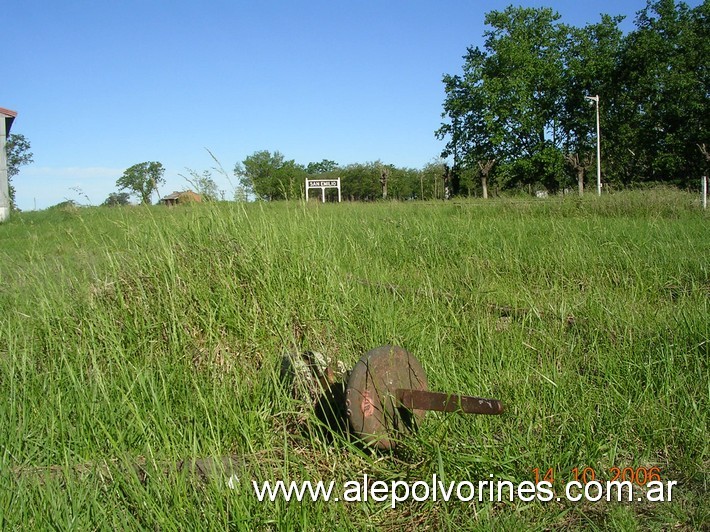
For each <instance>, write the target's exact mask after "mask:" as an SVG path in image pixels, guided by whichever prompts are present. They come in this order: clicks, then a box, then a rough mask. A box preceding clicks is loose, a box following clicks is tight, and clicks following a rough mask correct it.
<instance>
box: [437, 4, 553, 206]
mask: <svg viewBox="0 0 710 532" xmlns="http://www.w3.org/2000/svg"><path fill="white" fill-rule="evenodd" d="M559 18H560V17H559V15H558V14H557V13H555V12H553V11H552V10H551V9H547V8H539V9H538V8H521V7H512V6H511V7H508V8H507V9H506V10H505V11H492V12H490V13H488V14H487V15H486V19H485V20H486V24H488V25H489V26H490V27H491V29H490V30H488V31H486V32H485V34H484V36H485V38H486V40H485V45H484V49H483V50H481V49H479V48H469V49H468V50H467V53H466V55H465V56H464V66H463V76H458V75H457V76H451V75H446V76H444V79H443V81H444V85H445V90H446V100H445V101H444V113H443V115H442V116H443V117H444V118H448V119H449V122H448V123H444V124H442V127H441V128H440V129H439V130H438V131H437V132H436V135H437V136H438V137H439V138H445V137H448V138H449V139H450V140H449V142H448V144H447V145H446V148H445V149H444V152H443V153H442V156H443V157H448V156H453V158H454V164H453V168H452V169H451V172H450V178H449V182H450V186H451V188H452V192H453V193H454V194H456V193H459V192H460V190H459V189H460V184H461V175H462V173H463V171H464V170H469V171H470V170H476V169H478V168H480V169H481V188H482V190H484V191H486V192H484V193H486V194H487V185H488V183H487V181H488V179H489V176H490V171H491V169H492V167H493V164H492V163H491V161H493V160H496V161H498V164H500V165H503V166H504V167H507V168H506V171H507V173H508V174H510V175H512V176H513V178H514V180H515V181H516V182H518V183H523V184H529V183H533V182H542V183H543V184H544V185H545V186H546V187H548V188H551V189H556V188H558V186H559V184H560V180H561V178H562V175H561V174H564V167H563V164H562V155H561V153H559V148H560V146H561V144H562V141H563V135H562V134H561V133H562V130H561V125H560V122H559V115H560V113H561V103H562V94H563V90H562V89H563V82H564V79H563V75H562V73H563V70H564V61H563V55H562V50H563V48H564V45H565V43H566V41H567V27H566V26H564V25H562V24H560V23H559V22H558V21H559ZM484 170H485V171H484Z"/></svg>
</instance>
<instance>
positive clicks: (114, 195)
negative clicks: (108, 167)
mask: <svg viewBox="0 0 710 532" xmlns="http://www.w3.org/2000/svg"><path fill="white" fill-rule="evenodd" d="M129 200H130V194H129V193H128V192H111V193H110V194H109V195H108V197H107V198H106V200H104V202H103V203H102V204H101V205H102V206H105V207H116V206H118V205H128V204H129V203H130V201H129Z"/></svg>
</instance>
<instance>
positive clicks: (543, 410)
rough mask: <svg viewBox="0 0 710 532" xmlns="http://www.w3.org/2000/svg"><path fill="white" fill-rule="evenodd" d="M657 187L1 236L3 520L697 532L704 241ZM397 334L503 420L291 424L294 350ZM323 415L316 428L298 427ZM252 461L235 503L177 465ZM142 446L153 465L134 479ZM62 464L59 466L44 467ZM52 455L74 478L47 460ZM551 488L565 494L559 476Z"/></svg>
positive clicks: (157, 212) (83, 220)
mask: <svg viewBox="0 0 710 532" xmlns="http://www.w3.org/2000/svg"><path fill="white" fill-rule="evenodd" d="M691 202H692V199H691V198H690V197H687V196H685V195H683V194H680V193H670V192H668V191H664V192H663V193H658V192H654V191H651V192H646V193H627V194H618V195H615V196H612V197H605V198H602V199H597V198H588V199H585V200H584V201H579V200H577V199H571V198H568V199H566V200H559V199H550V200H545V201H540V202H514V201H505V202H504V201H491V202H488V203H482V202H462V203H450V204H414V203H412V204H397V203H392V204H370V205H361V204H342V205H324V206H316V205H309V206H305V205H303V204H295V203H291V204H286V203H281V204H265V205H254V204H252V205H236V204H223V205H196V206H192V207H186V208H176V209H164V208H157V207H156V208H145V209H144V208H115V209H102V208H90V209H80V210H74V211H71V210H65V211H61V210H60V211H46V212H41V213H26V214H21V215H19V216H15V217H14V218H13V219H12V220H11V221H10V222H9V223H7V224H4V225H2V226H0V242H2V243H3V244H2V249H0V312H1V313H2V316H3V318H2V320H0V390H2V392H0V393H2V396H1V398H2V400H1V401H0V444H1V447H2V463H1V469H0V487H1V488H2V489H0V527H2V528H12V527H19V526H20V525H25V526H27V525H36V526H42V527H47V526H55V527H58V528H66V527H81V528H102V527H110V528H115V527H121V528H123V527H136V526H142V527H149V528H156V527H157V528H173V527H185V526H186V525H188V526H189V525H192V526H198V527H199V526H214V527H224V526H253V525H263V524H271V525H273V526H274V527H285V528H299V527H303V526H306V525H307V526H308V527H309V528H324V527H331V528H332V526H333V523H334V522H338V523H341V524H342V525H344V526H345V525H348V524H351V526H353V527H355V528H362V527H365V526H369V525H383V526H386V527H387V528H405V529H406V528H409V527H416V526H429V527H431V528H448V527H450V528H457V529H460V528H465V529H468V528H477V527H481V528H487V527H488V526H491V525H495V526H497V527H500V526H508V525H509V526H525V527H526V528H528V527H532V526H539V527H567V526H573V527H574V526H581V525H590V524H594V525H596V526H599V527H602V528H606V527H608V528H618V527H624V528H629V527H633V526H635V525H636V526H640V527H643V528H646V527H648V526H651V527H658V526H664V525H665V526H669V527H672V526H675V525H677V524H681V525H684V526H686V527H688V528H695V527H699V526H702V525H703V524H707V520H708V503H707V502H706V499H707V472H708V437H707V434H708V419H707V418H708V403H709V401H708V393H709V391H708V358H709V357H708V351H709V347H708V337H710V334H709V328H710V319H708V316H710V312H708V296H709V294H710V275H709V268H710V261H709V260H708V259H709V258H710V239H709V238H708V237H709V236H710V231H709V230H708V218H707V216H706V215H704V214H703V213H701V212H699V211H698V210H697V206H695V207H692V206H691ZM386 343H395V344H400V345H402V346H404V347H405V348H407V349H408V350H410V351H411V352H412V353H414V354H415V355H416V356H418V358H419V359H420V360H421V361H422V363H423V365H424V367H425V368H426V369H427V372H428V376H429V381H430V386H431V387H432V388H433V389H439V390H444V391H452V392H462V393H471V394H474V395H482V396H494V397H499V398H501V399H502V400H504V401H505V403H506V404H507V405H508V412H507V413H506V414H505V415H504V417H502V418H497V417H494V418H487V417H483V416H466V417H464V416H457V415H448V416H445V415H436V414H434V415H430V416H429V417H428V418H427V422H426V424H425V425H424V427H423V428H422V430H421V431H420V432H419V433H418V434H417V435H416V436H414V437H411V438H409V439H408V440H407V441H406V444H405V451H404V452H403V453H402V454H401V455H399V456H396V457H382V456H381V455H371V454H370V453H368V452H363V451H361V450H359V449H357V448H356V447H354V446H353V445H352V444H350V443H349V442H348V441H346V439H343V438H336V440H335V441H334V442H326V441H323V439H322V438H318V437H316V436H309V435H308V433H304V432H303V431H301V430H299V429H298V426H299V423H300V424H302V423H303V412H302V410H303V408H302V406H301V405H299V404H298V403H296V402H294V401H291V400H290V399H289V398H288V396H287V394H286V393H285V392H284V391H283V390H282V389H281V388H280V387H279V386H278V384H277V382H276V374H277V371H278V364H279V358H280V356H281V355H282V354H283V353H284V352H286V351H288V350H290V349H293V348H299V349H315V350H318V351H321V352H323V353H326V354H327V355H329V356H330V357H332V358H335V359H339V360H342V361H343V362H345V363H346V364H347V366H349V367H350V366H352V365H353V364H354V363H355V362H356V360H357V359H358V358H359V357H360V356H361V355H362V354H363V353H364V352H366V351H368V350H369V349H371V348H373V347H376V346H378V345H382V344H386ZM306 423H307V424H309V423H310V424H312V423H314V422H313V421H312V420H308V419H307V420H306ZM225 454H235V455H239V456H243V457H244V465H243V470H242V471H241V472H240V478H241V479H242V482H241V484H240V486H239V488H238V489H237V490H230V489H227V488H226V487H225V486H224V484H223V483H221V482H208V483H203V482H200V481H197V480H195V479H194V478H191V477H188V476H180V475H172V476H170V477H168V478H166V477H165V476H164V475H162V473H161V470H162V468H164V466H165V464H172V463H175V462H177V461H179V460H180V459H183V458H189V457H198V456H221V455H225ZM136 457H141V460H145V461H146V462H147V464H148V465H147V466H146V467H148V468H150V467H155V468H156V469H157V471H155V472H154V474H153V476H152V477H151V479H150V480H149V481H148V482H141V479H139V478H137V477H136V476H135V475H133V474H131V473H126V471H127V470H130V465H127V464H130V463H131V462H132V461H134V460H135V458H136ZM50 466H52V467H50ZM55 466H58V467H55ZM584 466H590V467H593V468H594V469H595V470H596V471H597V474H598V476H605V477H608V469H609V468H610V467H613V466H618V467H627V466H628V467H633V468H637V467H647V468H650V467H652V466H658V467H660V469H661V475H662V478H663V479H664V480H670V479H673V480H678V481H679V488H678V489H677V490H676V492H674V495H675V500H674V502H673V503H666V504H655V505H653V504H648V503H639V504H636V503H634V504H618V503H611V504H607V503H598V504H589V503H586V504H584V503H575V504H572V503H565V502H550V503H545V504H541V503H520V502H515V503H494V504H491V503H475V504H464V503H446V504H442V503H432V502H429V503H416V502H411V503H406V504H401V505H400V506H398V508H397V509H396V510H392V509H390V508H389V507H388V506H387V505H386V504H385V503H375V502H367V503H360V504H358V503H350V504H345V503H330V504H325V503H323V502H318V503H312V502H304V503H301V504H299V503H295V502H294V503H291V504H286V503H284V502H280V503H258V502H257V501H256V498H255V497H254V495H253V493H252V491H251V488H250V487H249V482H250V481H251V480H252V479H255V480H265V479H284V480H298V479H310V480H318V479H325V480H331V479H335V480H340V481H343V482H344V481H346V480H351V479H352V480H359V479H360V477H361V475H362V474H363V473H365V472H366V473H368V474H370V475H371V476H372V477H373V478H378V479H384V480H391V479H396V478H401V479H408V480H410V481H412V480H415V479H430V478H431V475H432V473H437V474H439V475H440V476H441V475H443V476H444V477H445V478H446V479H447V480H456V481H459V480H471V481H478V480H479V479H484V480H485V479H487V478H488V477H489V475H491V474H492V475H494V477H495V478H504V479H510V480H513V481H518V482H519V481H522V480H529V479H531V478H532V469H533V468H540V469H541V470H543V471H544V470H547V469H548V468H554V469H555V471H556V480H558V482H559V483H562V482H564V481H567V480H570V479H571V476H572V474H571V470H572V468H574V467H579V468H582V467H584ZM560 485H561V484H560Z"/></svg>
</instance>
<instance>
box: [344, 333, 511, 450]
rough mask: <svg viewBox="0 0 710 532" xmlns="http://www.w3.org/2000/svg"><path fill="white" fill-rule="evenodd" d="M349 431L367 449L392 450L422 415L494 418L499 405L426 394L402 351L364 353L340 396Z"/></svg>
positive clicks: (417, 368)
mask: <svg viewBox="0 0 710 532" xmlns="http://www.w3.org/2000/svg"><path fill="white" fill-rule="evenodd" d="M345 408H346V414H347V417H348V420H349V422H350V428H351V430H352V431H353V433H354V434H355V435H357V436H358V437H359V438H361V439H362V440H363V442H364V443H365V444H367V445H372V446H374V447H376V448H378V449H385V450H386V449H392V448H394V447H395V446H396V439H397V436H398V435H400V434H402V433H405V432H408V431H412V430H414V429H416V426H417V424H418V423H420V422H421V421H422V420H423V418H424V415H425V414H426V412H427V411H428V410H434V411H439V412H461V413H467V414H500V413H502V412H503V404H502V403H501V402H500V401H498V400H496V399H483V398H479V397H470V396H465V395H453V394H447V393H440V392H430V391H429V390H428V384H427V378H426V374H425V372H424V368H422V365H421V364H420V363H419V361H418V360H417V359H416V358H415V357H414V356H413V355H411V354H410V353H408V352H407V351H406V350H405V349H403V348H401V347H397V346H391V345H385V346H382V347H378V348H376V349H373V350H372V351H369V352H368V353H366V354H365V355H364V356H363V357H362V358H361V359H360V360H359V361H358V362H357V364H356V365H355V368H354V369H353V371H352V372H351V373H350V378H349V379H348V383H347V387H346V390H345Z"/></svg>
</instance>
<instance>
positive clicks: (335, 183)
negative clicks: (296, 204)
mask: <svg viewBox="0 0 710 532" xmlns="http://www.w3.org/2000/svg"><path fill="white" fill-rule="evenodd" d="M311 188H319V189H320V195H321V201H322V202H323V203H325V189H326V188H337V189H338V203H340V202H341V201H342V198H341V195H340V178H337V179H306V201H308V190H309V189H311Z"/></svg>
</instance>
